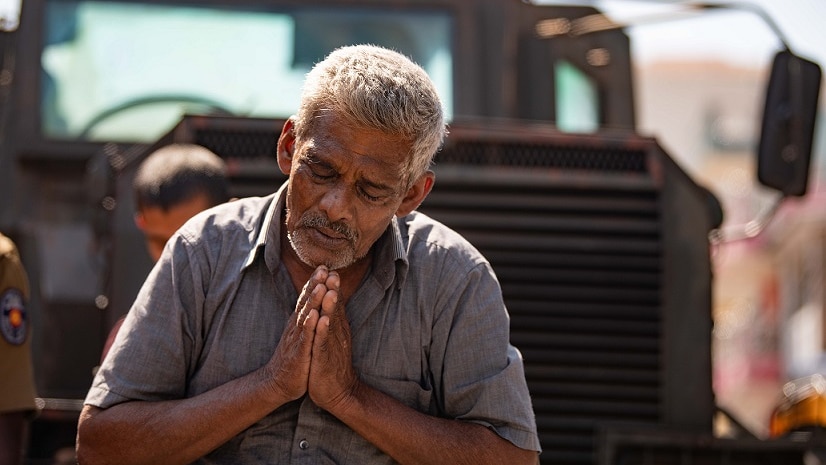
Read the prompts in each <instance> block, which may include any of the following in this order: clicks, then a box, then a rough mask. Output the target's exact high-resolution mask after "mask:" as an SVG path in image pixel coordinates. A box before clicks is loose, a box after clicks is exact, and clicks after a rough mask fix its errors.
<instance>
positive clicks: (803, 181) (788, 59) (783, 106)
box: [757, 50, 821, 196]
mask: <svg viewBox="0 0 826 465" xmlns="http://www.w3.org/2000/svg"><path fill="white" fill-rule="evenodd" d="M820 80H821V71H820V66H818V65H817V64H816V63H814V62H811V61H808V60H806V59H804V58H801V57H798V56H796V55H794V54H793V53H792V52H791V51H790V50H783V51H781V52H778V53H777V55H776V56H775V57H774V64H773V65H772V71H771V76H770V78H769V86H768V90H767V91H766V106H765V109H764V111H763V125H762V128H761V131H760V145H759V146H758V149H757V179H758V180H759V181H760V183H761V184H763V185H765V186H768V187H772V188H774V189H777V190H779V191H781V192H782V193H783V194H784V196H788V195H795V196H801V195H803V194H805V193H806V187H807V184H808V178H809V162H810V160H811V157H812V139H813V137H814V127H815V118H816V116H817V101H818V95H819V93H820Z"/></svg>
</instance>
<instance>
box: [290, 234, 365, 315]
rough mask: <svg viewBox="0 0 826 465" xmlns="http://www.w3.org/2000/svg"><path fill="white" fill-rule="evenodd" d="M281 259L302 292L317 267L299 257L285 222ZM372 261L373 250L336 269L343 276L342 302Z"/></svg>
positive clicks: (298, 290)
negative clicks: (289, 237) (288, 237)
mask: <svg viewBox="0 0 826 465" xmlns="http://www.w3.org/2000/svg"><path fill="white" fill-rule="evenodd" d="M281 261H282V262H283V263H284V266H285V267H286V268H287V272H288V273H289V274H290V279H291V280H292V283H293V286H294V287H295V290H296V291H297V292H298V293H299V294H301V289H303V288H304V285H305V284H306V283H307V281H309V279H310V276H312V274H313V272H314V271H315V267H312V266H310V265H308V264H306V263H304V262H303V261H302V260H301V259H300V258H299V257H298V254H296V253H295V250H294V249H293V247H292V246H291V245H290V241H289V239H287V227H286V225H285V224H282V227H281ZM372 262H373V253H372V250H371V251H370V252H368V253H367V255H366V256H364V257H362V258H360V259H358V260H357V261H356V262H355V263H353V264H351V265H349V266H347V267H345V268H342V269H339V270H336V272H338V274H339V277H340V278H341V290H340V292H339V301H340V302H343V303H346V302H347V300H349V298H350V296H351V295H353V293H355V292H356V290H357V289H358V288H359V286H360V285H361V281H362V280H363V279H364V276H365V275H366V274H367V270H369V269H370V265H371V263H372ZM341 297H343V299H341Z"/></svg>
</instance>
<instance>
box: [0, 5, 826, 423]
mask: <svg viewBox="0 0 826 465" xmlns="http://www.w3.org/2000/svg"><path fill="white" fill-rule="evenodd" d="M539 3H548V4H566V5H570V4H576V5H582V6H595V7H597V8H599V9H601V10H602V11H604V12H605V13H606V14H607V15H608V16H609V17H610V18H611V19H613V20H615V21H617V22H619V23H628V24H630V26H629V27H628V29H627V30H626V32H627V34H628V35H629V37H630V39H631V51H632V55H633V63H634V68H633V70H632V72H633V76H634V91H635V95H634V98H635V104H636V110H637V114H636V117H637V124H638V128H639V130H640V132H641V133H642V134H643V135H647V136H652V137H656V138H657V139H658V140H659V142H660V144H661V145H662V146H663V147H664V148H665V150H666V151H667V152H668V153H669V154H671V155H673V156H674V158H675V159H676V161H677V162H678V163H679V164H680V165H681V166H682V168H683V169H685V170H686V171H687V172H688V173H689V174H690V175H691V176H692V177H693V178H694V179H695V180H696V181H697V182H698V183H700V184H703V185H705V186H706V187H707V188H708V189H710V190H711V191H712V192H713V193H714V194H715V195H716V196H717V197H718V199H719V200H720V202H721V203H722V206H723V210H724V211H725V213H726V214H725V219H724V228H737V227H738V226H740V225H743V224H746V223H748V222H749V221H751V220H753V219H754V218H755V217H757V216H758V215H760V214H761V212H764V211H765V210H766V209H767V208H769V206H770V204H771V202H772V200H773V198H774V197H773V195H774V194H772V193H770V192H768V191H767V189H766V188H764V187H761V186H760V185H759V184H758V183H757V181H756V177H755V172H756V168H755V150H756V146H757V143H758V138H759V128H760V122H761V116H762V110H763V104H764V102H763V97H764V91H765V86H766V82H767V80H768V72H769V66H770V63H771V60H772V58H773V57H774V55H775V53H776V52H777V51H779V50H780V49H781V48H782V45H783V41H785V42H786V44H787V45H788V46H790V47H791V49H792V50H794V51H795V52H796V53H797V54H798V55H801V56H803V57H805V58H808V59H810V60H813V61H816V62H818V63H820V64H821V66H822V65H823V64H824V63H826V28H824V27H823V25H824V21H826V2H824V1H823V0H784V1H778V0H752V1H750V2H748V3H745V2H744V3H729V2H721V3H722V4H727V5H730V6H731V8H726V9H720V10H714V11H705V12H686V11H685V7H684V5H685V2H669V1H630V0H606V1H593V2H586V1H579V2H577V1H567V2H557V1H553V2H551V1H543V2H539ZM20 5H21V0H0V15H1V16H2V17H3V25H4V27H5V28H6V29H14V28H15V27H16V25H17V21H18V16H17V13H18V11H19V8H20ZM763 14H765V16H763ZM766 17H768V18H771V21H773V22H774V23H775V28H772V27H770V25H769V24H767V21H766ZM778 32H779V33H780V34H781V35H782V41H781V39H780V38H779V37H778ZM58 52H59V51H58ZM51 59H53V62H50V63H48V65H49V66H50V67H53V68H54V69H60V67H61V62H60V54H59V53H55V54H53V56H52V57H51ZM437 64H438V63H437ZM436 70H437V71H438V67H437V68H436ZM138 77H140V76H138ZM294 78H295V79H296V81H297V82H300V80H301V78H302V76H301V75H296V76H294ZM256 103H259V104H260V102H256ZM823 106H824V99H823V96H822V95H821V100H820V108H821V109H822V108H823ZM821 116H822V111H821ZM174 122H175V120H170V123H169V124H170V125H171V124H174ZM169 127H171V126H163V127H160V128H157V131H156V134H155V136H154V137H157V136H158V135H160V134H163V133H164V132H165V131H167V130H168V129H169ZM825 137H826V120H824V119H823V118H822V117H821V118H820V119H819V120H818V122H817V126H816V130H815V139H814V149H813V158H812V168H811V173H812V175H811V178H810V180H809V193H808V194H807V195H806V196H805V197H802V198H799V199H798V198H792V199H790V201H789V202H786V203H785V204H784V205H783V206H782V207H781V208H780V209H779V211H778V212H777V215H776V217H775V218H774V220H773V221H772V222H771V223H770V225H769V227H768V228H767V229H766V230H765V231H764V232H763V233H762V234H760V235H759V236H757V237H755V238H750V239H744V240H738V241H734V242H729V243H720V244H716V245H714V246H713V248H712V254H713V268H714V275H715V279H714V281H713V285H714V290H713V314H714V321H715V326H714V334H713V350H712V355H713V384H714V392H715V394H716V397H717V401H718V403H719V404H720V405H721V406H722V407H724V408H726V409H728V410H730V411H732V412H733V413H735V414H736V416H737V417H738V418H739V419H740V421H742V422H743V423H744V425H745V426H747V427H748V428H749V429H750V430H751V431H752V432H754V433H756V434H757V435H758V436H763V437H765V436H766V435H767V434H768V424H769V416H770V413H771V410H772V408H773V407H774V406H776V405H777V403H778V401H779V395H780V393H781V392H782V391H781V388H782V386H783V384H784V383H785V382H787V381H789V380H791V379H795V378H798V377H802V376H806V375H809V374H813V373H818V372H823V371H824V370H826V364H825V363H826V362H825V361H824V351H826V336H824V333H826V320H825V319H824V313H826V299H825V298H824V293H823V288H824V284H826V272H825V270H824V268H826V186H825V185H824V181H826V154H824V151H826V147H824V143H826V142H824V138H825ZM151 139H152V137H149V138H148V140H151ZM685 356H686V357H690V356H691V354H685Z"/></svg>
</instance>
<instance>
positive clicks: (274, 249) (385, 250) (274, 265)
mask: <svg viewBox="0 0 826 465" xmlns="http://www.w3.org/2000/svg"><path fill="white" fill-rule="evenodd" d="M287 184H288V182H285V183H284V184H282V185H281V187H280V188H279V189H278V191H276V192H275V194H273V199H272V201H271V202H270V203H269V207H268V208H267V212H266V214H265V215H264V220H263V221H262V222H261V226H260V229H259V230H258V231H257V235H256V239H255V243H254V244H253V247H252V249H251V250H250V253H249V255H248V256H247V259H246V261H245V262H244V269H246V268H247V267H248V266H250V265H251V264H252V263H253V262H254V261H255V259H256V257H257V256H258V253H259V251H260V249H261V248H262V247H263V249H264V260H265V262H266V264H267V268H269V270H270V272H271V273H277V272H278V270H279V265H278V263H279V262H280V260H281V227H282V226H283V224H282V221H281V218H282V216H283V215H282V213H283V211H284V205H285V204H286V198H287ZM406 228H407V225H406V222H405V218H396V217H394V218H393V219H392V220H391V221H390V225H389V226H388V227H387V230H386V231H385V232H384V234H382V235H381V237H380V238H379V240H378V241H376V244H375V245H374V247H376V250H375V251H374V252H375V254H376V256H375V262H374V264H373V272H372V274H373V275H374V278H376V279H378V280H379V282H380V283H381V284H382V285H383V287H384V288H385V289H386V288H387V287H389V286H390V284H391V283H392V282H393V279H394V278H395V277H398V285H399V286H400V285H401V284H402V283H403V282H404V280H405V278H406V276H407V270H408V267H409V263H408V260H407V251H406V247H405V240H404V238H405V236H406V231H405V233H404V234H403V232H402V229H405V230H406ZM267 245H269V247H267Z"/></svg>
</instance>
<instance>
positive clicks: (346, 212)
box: [319, 183, 353, 222]
mask: <svg viewBox="0 0 826 465" xmlns="http://www.w3.org/2000/svg"><path fill="white" fill-rule="evenodd" d="M319 208H320V209H321V210H322V211H323V212H324V213H326V214H327V219H329V220H330V221H333V222H335V221H349V220H350V219H352V208H353V194H352V191H351V190H350V189H348V187H347V186H346V185H344V184H342V183H336V184H335V185H334V186H332V187H331V188H330V189H329V190H327V191H326V192H325V193H324V195H323V196H322V197H321V201H320V202H319Z"/></svg>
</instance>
